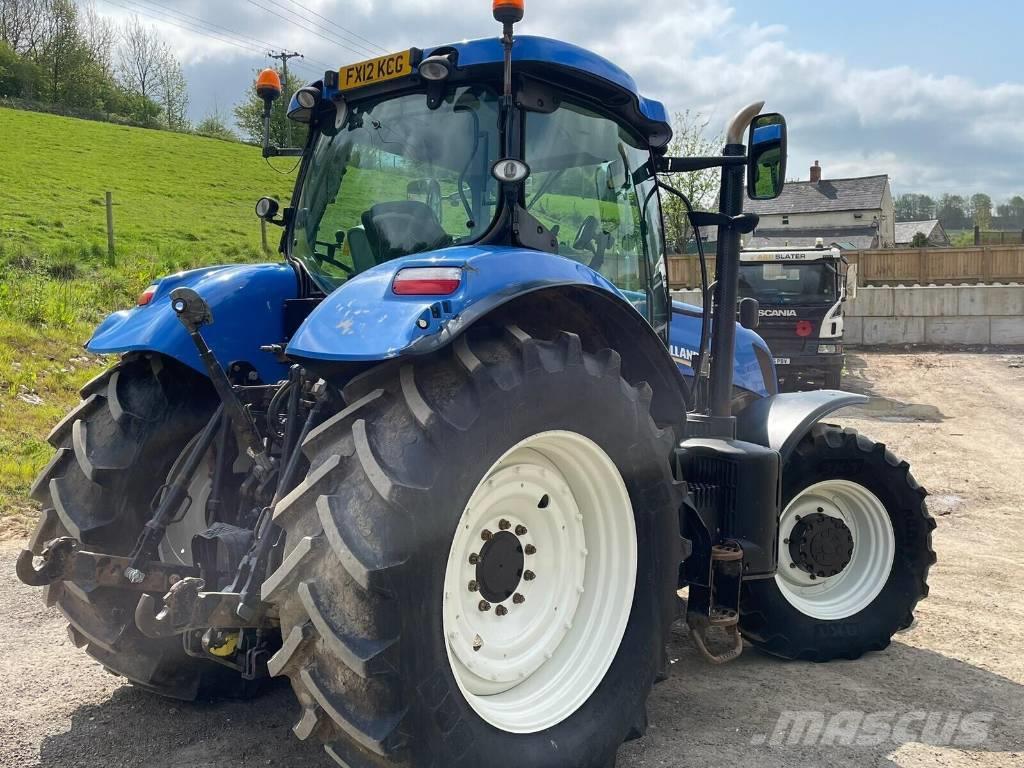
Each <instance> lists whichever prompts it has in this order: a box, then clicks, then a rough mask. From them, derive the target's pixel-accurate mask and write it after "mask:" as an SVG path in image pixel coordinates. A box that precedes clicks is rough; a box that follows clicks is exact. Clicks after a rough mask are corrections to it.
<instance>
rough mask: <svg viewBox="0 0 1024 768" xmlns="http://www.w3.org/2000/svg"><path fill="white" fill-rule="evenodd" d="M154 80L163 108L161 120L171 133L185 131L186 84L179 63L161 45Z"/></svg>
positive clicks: (168, 47) (169, 51) (186, 119)
mask: <svg viewBox="0 0 1024 768" xmlns="http://www.w3.org/2000/svg"><path fill="white" fill-rule="evenodd" d="M156 79H157V92H158V93H157V94H156V98H157V100H159V102H160V104H161V106H162V107H163V118H164V122H165V124H166V125H167V128H168V129H169V130H172V131H187V130H188V128H189V125H188V115H187V112H188V83H187V82H186V81H185V75H184V73H183V72H182V71H181V63H180V62H179V61H178V59H177V58H176V57H175V55H174V53H173V52H172V51H171V49H170V46H168V45H161V53H160V59H159V64H158V69H157V78H156Z"/></svg>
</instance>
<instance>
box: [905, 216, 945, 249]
mask: <svg viewBox="0 0 1024 768" xmlns="http://www.w3.org/2000/svg"><path fill="white" fill-rule="evenodd" d="M938 226H939V220H938V219H929V220H928V221H897V222H896V244H897V245H902V244H904V243H911V242H913V240H914V235H916V234H917V233H918V232H920V233H921V234H923V235H924V236H925V237H927V238H930V237H933V236H934V235H936V234H937V233H936V231H935V229H936V227H938Z"/></svg>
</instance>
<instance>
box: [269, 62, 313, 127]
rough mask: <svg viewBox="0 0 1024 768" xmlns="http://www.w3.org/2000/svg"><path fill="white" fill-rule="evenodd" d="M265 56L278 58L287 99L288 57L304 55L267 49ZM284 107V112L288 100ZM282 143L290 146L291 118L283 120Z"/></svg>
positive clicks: (286, 109)
mask: <svg viewBox="0 0 1024 768" xmlns="http://www.w3.org/2000/svg"><path fill="white" fill-rule="evenodd" d="M267 56H269V57H270V58H272V59H280V60H281V75H282V77H283V78H284V88H285V94H284V96H285V99H288V98H289V96H288V59H304V58H306V57H305V56H303V55H302V54H301V53H299V52H298V51H292V52H291V53H288V52H287V51H278V52H277V53H274V52H273V51H267ZM284 109H285V111H286V112H287V111H288V102H287V101H285V104H284ZM284 143H285V146H288V147H290V146H291V145H292V121H291V120H285V121H284Z"/></svg>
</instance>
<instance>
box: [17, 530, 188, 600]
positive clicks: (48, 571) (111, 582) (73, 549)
mask: <svg viewBox="0 0 1024 768" xmlns="http://www.w3.org/2000/svg"><path fill="white" fill-rule="evenodd" d="M78 547H79V544H78V542H77V541H75V540H74V539H73V538H71V537H70V536H62V537H61V538H59V539H53V540H52V541H49V542H47V543H46V545H45V547H44V548H43V552H42V555H41V556H40V557H41V559H42V564H41V565H40V566H39V567H37V566H36V564H35V562H34V561H35V555H34V554H33V552H32V551H31V550H28V549H25V550H22V552H21V554H20V555H18V561H17V564H16V566H15V569H16V571H17V574H18V578H19V579H21V580H22V581H23V582H24V583H25V584H28V585H29V586H30V587H47V586H49V585H51V584H54V583H56V582H59V581H74V582H75V583H77V584H80V585H82V586H85V587H117V588H118V589H130V590H135V591H137V592H165V591H167V590H169V589H171V587H173V586H174V585H175V584H177V583H178V582H180V581H181V580H182V579H187V578H189V577H194V576H198V575H199V569H198V568H192V567H189V566H184V565H171V564H168V563H161V562H159V561H147V562H146V563H145V566H144V567H145V570H144V571H141V572H140V574H141V577H142V578H139V577H138V576H136V577H135V578H134V579H130V578H128V577H127V576H126V575H125V574H126V572H127V571H129V570H130V569H131V563H132V561H131V558H129V557H119V556H117V555H106V554H102V553H100V552H89V551H87V550H81V549H79V548H78Z"/></svg>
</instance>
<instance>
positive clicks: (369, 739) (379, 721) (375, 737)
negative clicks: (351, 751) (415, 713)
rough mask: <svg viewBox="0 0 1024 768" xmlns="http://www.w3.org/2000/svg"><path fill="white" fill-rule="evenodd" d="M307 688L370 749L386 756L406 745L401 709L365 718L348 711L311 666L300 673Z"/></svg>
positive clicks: (337, 721) (345, 729)
mask: <svg viewBox="0 0 1024 768" xmlns="http://www.w3.org/2000/svg"><path fill="white" fill-rule="evenodd" d="M299 678H300V679H301V680H302V683H303V685H304V687H305V689H306V690H307V691H308V692H309V694H310V695H311V696H312V697H313V698H314V699H315V700H316V703H317V704H319V705H320V707H321V708H322V709H323V710H324V712H326V713H327V715H328V716H329V717H330V718H331V720H332V721H333V722H334V723H335V725H337V726H338V727H339V728H341V730H343V731H344V732H345V733H346V734H348V736H349V737H351V738H352V739H353V740H354V741H356V742H357V743H358V744H359V745H360V746H362V747H363V748H365V749H368V750H369V751H371V752H375V753H376V754H378V755H380V756H382V757H387V756H389V755H391V754H393V753H394V752H396V751H397V750H399V749H401V748H402V746H403V742H404V739H403V738H402V736H401V734H400V732H399V730H398V727H399V725H400V724H401V722H402V719H403V718H404V717H405V712H404V711H400V712H396V713H394V714H391V715H388V716H385V717H374V718H362V717H359V716H358V715H356V714H355V713H354V712H351V711H349V710H348V709H347V708H345V707H344V705H343V704H341V703H340V700H338V699H332V698H331V697H330V696H328V695H327V694H326V692H325V691H326V685H325V684H324V683H323V682H322V681H321V680H320V679H319V678H318V676H317V674H316V673H315V672H314V671H312V670H311V669H310V668H306V669H303V670H302V671H300V672H299Z"/></svg>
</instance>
